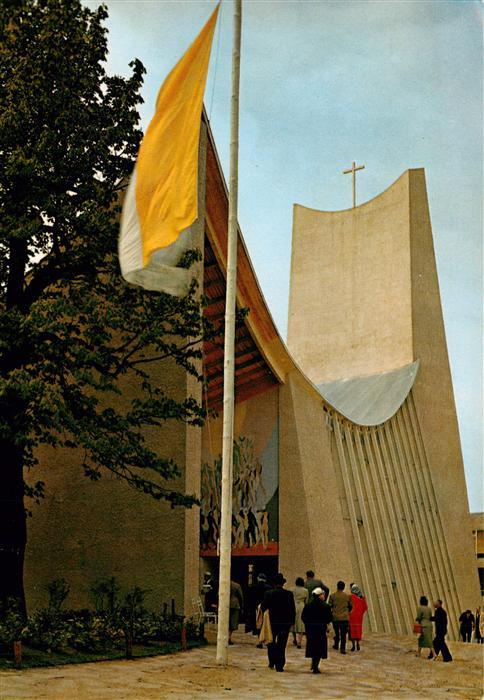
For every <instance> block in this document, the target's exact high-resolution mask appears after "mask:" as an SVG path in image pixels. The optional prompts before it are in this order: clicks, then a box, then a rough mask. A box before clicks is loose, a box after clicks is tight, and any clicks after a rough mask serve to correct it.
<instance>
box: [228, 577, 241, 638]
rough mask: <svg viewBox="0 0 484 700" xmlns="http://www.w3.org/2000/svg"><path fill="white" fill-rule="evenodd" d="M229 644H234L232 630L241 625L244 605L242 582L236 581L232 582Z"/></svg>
mask: <svg viewBox="0 0 484 700" xmlns="http://www.w3.org/2000/svg"><path fill="white" fill-rule="evenodd" d="M229 607H230V610H229V644H233V641H232V632H235V630H236V629H237V627H238V626H239V615H240V611H241V610H242V608H243V607H244V595H243V593H242V588H241V587H240V584H238V583H237V582H236V581H231V582H230V603H229Z"/></svg>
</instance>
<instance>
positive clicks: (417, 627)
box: [413, 622, 423, 634]
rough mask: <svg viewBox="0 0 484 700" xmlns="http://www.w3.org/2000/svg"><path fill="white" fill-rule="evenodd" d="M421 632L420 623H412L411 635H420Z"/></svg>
mask: <svg viewBox="0 0 484 700" xmlns="http://www.w3.org/2000/svg"><path fill="white" fill-rule="evenodd" d="M422 632H423V627H422V625H421V624H420V622H414V623H413V633H414V634H422Z"/></svg>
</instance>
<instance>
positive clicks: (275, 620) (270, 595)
mask: <svg viewBox="0 0 484 700" xmlns="http://www.w3.org/2000/svg"><path fill="white" fill-rule="evenodd" d="M285 583H286V579H285V578H284V576H283V575H282V574H277V575H276V576H275V578H274V588H273V589H272V590H271V591H268V592H267V593H266V594H265V596H264V600H263V601H262V603H261V608H262V610H264V611H265V610H268V611H269V619H270V622H271V629H272V637H273V641H272V642H271V643H270V644H268V645H267V655H268V657H269V668H275V669H276V671H279V672H281V671H284V666H285V664H286V644H287V638H288V636H289V630H290V628H291V627H292V625H293V624H294V622H295V620H296V605H295V603H294V596H293V594H292V593H291V591H286V590H285V588H284V584H285Z"/></svg>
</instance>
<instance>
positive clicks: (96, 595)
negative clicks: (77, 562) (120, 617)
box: [90, 576, 121, 616]
mask: <svg viewBox="0 0 484 700" xmlns="http://www.w3.org/2000/svg"><path fill="white" fill-rule="evenodd" d="M120 590H121V587H120V586H119V585H118V583H117V582H116V579H115V578H114V576H112V577H111V578H109V579H103V580H101V581H96V583H94V584H93V586H91V588H90V593H91V598H92V599H93V602H94V609H95V611H96V612H98V613H106V614H107V615H110V616H114V615H116V614H117V612H118V609H119V605H120V603H119V592H120Z"/></svg>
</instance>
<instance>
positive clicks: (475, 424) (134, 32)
mask: <svg viewBox="0 0 484 700" xmlns="http://www.w3.org/2000/svg"><path fill="white" fill-rule="evenodd" d="M84 4H85V5H87V6H89V7H91V8H93V7H97V5H98V4H99V3H98V2H92V1H91V0H84ZM105 4H106V5H107V7H108V11H109V19H108V20H107V26H108V28H109V59H108V65H107V70H108V72H109V73H115V74H120V75H126V76H127V75H129V67H128V64H129V62H130V61H131V60H132V59H133V58H135V57H136V58H139V59H140V60H141V61H142V62H143V64H144V66H145V68H146V70H147V74H146V76H145V84H144V88H143V93H142V94H143V98H144V101H145V102H144V104H143V105H142V108H141V110H140V111H141V117H142V126H143V128H145V127H146V126H147V124H148V123H149V120H150V119H151V117H152V115H153V111H154V104H155V99H156V95H157V92H158V90H159V87H160V85H161V83H162V82H163V80H164V78H165V77H166V75H167V74H168V72H169V71H170V70H171V68H172V67H173V65H174V64H175V63H176V62H177V60H178V59H179V58H180V57H181V55H182V54H183V53H184V51H185V50H186V49H187V48H188V46H189V44H190V43H191V42H192V41H193V39H194V38H195V36H196V35H197V34H198V32H199V31H200V29H201V28H202V26H203V24H204V23H205V21H206V20H207V19H208V17H209V15H210V13H211V11H212V10H213V9H214V7H215V5H216V3H215V2H214V1H213V0H187V1H185V0H107V2H105ZM481 24H482V10H481V5H480V3H479V2H477V1H474V0H426V1H422V0H415V1H414V0H400V1H394V0H337V1H333V0H245V1H244V2H243V24H242V54H241V94H240V146H239V205H238V207H239V223H240V226H241V229H242V231H243V235H244V239H245V241H246V244H247V248H248V250H249V254H250V257H251V260H252V263H253V266H254V268H255V271H256V274H257V277H258V279H259V283H260V285H261V288H262V291H263V293H264V296H265V298H266V301H267V304H268V306H269V309H270V311H271V314H272V316H273V318H274V320H275V323H276V325H277V327H278V329H279V332H280V334H281V336H282V337H283V339H285V338H286V331H287V310H288V297H289V268H290V258H291V232H292V208H293V204H294V203H299V204H303V205H306V206H308V207H311V208H314V209H322V210H326V211H328V210H331V211H333V210H338V209H347V208H349V207H350V206H351V177H350V176H348V175H343V174H342V171H343V170H344V169H346V168H348V167H351V163H352V161H356V162H357V164H364V165H365V170H362V171H361V172H359V173H358V174H357V203H359V204H361V203H363V202H365V201H367V200H369V199H372V198H373V197H375V196H376V195H378V194H379V193H380V192H382V191H383V190H384V189H386V188H387V187H388V186H389V185H391V184H392V183H393V182H394V181H395V180H396V179H397V178H398V177H399V176H400V175H401V174H402V173H403V172H404V171H405V170H407V169H409V168H419V167H424V168H425V173H426V180H427V189H428V197H429V206H430V215H431V220H432V228H433V236H434V246H435V254H436V261H437V270H438V275H439V284H440V293H441V300H442V307H443V314H444V323H445V329H446V337H447V345H448V350H449V359H450V365H451V372H452V378H453V386H454V394H455V400H456V407H457V414H458V421H459V430H460V435H461V443H462V452H463V457H464V466H465V472H466V480H467V486H468V494H469V506H470V510H471V511H484V489H483V409H482V396H483V382H482V375H483V351H482V329H483V324H482V316H483V309H482V298H483V294H482V293H483V289H482V284H483V275H482V271H483V240H482V208H481V193H482V145H483V144H482V28H481ZM232 26H233V3H232V2H231V1H230V0H223V2H222V5H221V14H220V17H219V21H218V26H217V28H216V31H215V37H214V42H213V47H212V57H211V62H210V69H209V75H208V81H207V88H206V92H205V106H206V109H207V113H208V116H209V119H210V124H211V128H212V131H213V134H214V137H215V142H216V145H217V149H218V153H219V156H220V159H221V163H222V167H223V170H224V172H225V176H226V179H227V180H228V172H229V128H230V91H231V84H230V72H231V52H232V35H233V30H232Z"/></svg>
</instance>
